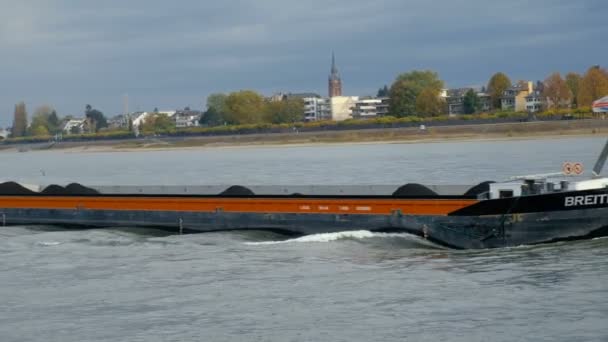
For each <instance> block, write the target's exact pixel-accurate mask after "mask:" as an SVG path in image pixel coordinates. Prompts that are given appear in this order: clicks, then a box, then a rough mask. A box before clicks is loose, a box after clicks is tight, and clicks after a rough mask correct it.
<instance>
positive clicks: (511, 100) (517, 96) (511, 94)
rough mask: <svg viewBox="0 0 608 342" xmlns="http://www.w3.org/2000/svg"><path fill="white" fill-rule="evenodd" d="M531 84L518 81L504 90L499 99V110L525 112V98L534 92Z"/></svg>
mask: <svg viewBox="0 0 608 342" xmlns="http://www.w3.org/2000/svg"><path fill="white" fill-rule="evenodd" d="M532 84H533V83H532V82H526V81H519V82H518V83H517V84H515V85H513V86H511V87H509V88H508V89H507V90H505V91H504V92H503V94H502V97H501V99H500V104H501V109H502V110H505V111H515V112H523V111H526V105H527V104H526V96H528V95H530V94H531V93H532V92H533V91H534V87H533V85H532Z"/></svg>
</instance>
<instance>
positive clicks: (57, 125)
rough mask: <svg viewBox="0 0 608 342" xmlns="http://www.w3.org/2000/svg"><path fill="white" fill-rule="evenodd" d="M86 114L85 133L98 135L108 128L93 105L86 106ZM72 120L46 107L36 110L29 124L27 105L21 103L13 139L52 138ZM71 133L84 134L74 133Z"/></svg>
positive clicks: (16, 112)
mask: <svg viewBox="0 0 608 342" xmlns="http://www.w3.org/2000/svg"><path fill="white" fill-rule="evenodd" d="M84 114H85V122H84V130H85V133H96V132H98V131H100V130H102V129H104V128H107V127H108V122H107V120H106V117H105V115H104V114H103V112H101V111H99V110H97V109H95V108H93V107H92V106H91V105H86V107H85V111H84ZM71 119H73V117H72V116H69V115H68V116H65V117H60V116H59V115H58V114H57V111H56V110H55V109H54V108H52V107H51V106H47V105H44V106H40V107H38V108H36V109H35V110H34V113H33V115H32V121H31V123H30V124H28V114H27V109H26V107H25V103H24V102H19V103H18V104H16V105H15V112H14V115H13V126H12V128H11V137H12V138H20V137H28V136H52V135H55V134H58V133H61V132H62V128H63V126H64V125H65V123H66V122H68V121H69V120H71ZM70 133H83V132H80V131H78V132H76V131H72V132H70Z"/></svg>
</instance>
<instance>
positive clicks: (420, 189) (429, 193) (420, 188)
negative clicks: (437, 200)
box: [393, 183, 439, 197]
mask: <svg viewBox="0 0 608 342" xmlns="http://www.w3.org/2000/svg"><path fill="white" fill-rule="evenodd" d="M433 196H439V194H437V193H436V192H435V191H433V190H431V189H429V188H427V187H426V186H424V185H422V184H418V183H407V184H405V185H402V186H400V187H399V188H398V189H397V190H395V192H393V197H433Z"/></svg>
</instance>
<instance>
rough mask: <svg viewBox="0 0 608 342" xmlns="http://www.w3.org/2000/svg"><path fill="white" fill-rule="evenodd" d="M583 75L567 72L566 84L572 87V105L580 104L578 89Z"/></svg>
mask: <svg viewBox="0 0 608 342" xmlns="http://www.w3.org/2000/svg"><path fill="white" fill-rule="evenodd" d="M581 78H582V77H581V75H579V74H577V73H575V72H569V73H568V74H566V84H567V85H568V88H569V89H570V93H571V94H572V105H573V106H575V107H577V106H578V90H579V88H580V85H581Z"/></svg>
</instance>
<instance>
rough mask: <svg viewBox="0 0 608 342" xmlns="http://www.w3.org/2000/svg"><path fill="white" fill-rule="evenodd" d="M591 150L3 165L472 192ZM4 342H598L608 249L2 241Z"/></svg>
mask: <svg viewBox="0 0 608 342" xmlns="http://www.w3.org/2000/svg"><path fill="white" fill-rule="evenodd" d="M603 143H604V139H603V138H568V139H545V140H529V141H486V142H449V143H434V144H370V145H332V146H312V147H280V148H276V147H256V148H221V149H198V150H182V151H151V152H116V153H96V152H65V151H48V152H27V153H10V152H2V153H0V166H1V169H0V170H1V173H0V178H4V179H14V180H19V181H23V182H29V183H46V184H48V183H55V182H59V183H68V182H72V181H78V182H83V183H85V184H138V185H142V184H256V185H257V184H259V185H267V184H404V183H407V182H418V183H427V184H430V183H438V184H473V183H477V182H480V181H483V180H487V179H495V180H500V179H505V178H507V177H509V176H512V175H517V174H530V173H539V172H553V171H559V169H560V168H561V164H562V162H563V161H566V160H568V161H580V162H583V163H585V165H586V166H587V168H589V167H591V166H592V164H593V162H594V159H595V158H596V156H597V154H598V153H599V151H600V149H601V147H602V145H603ZM0 260H1V261H0V298H1V304H0V341H372V340H374V341H606V340H608V328H607V327H606V323H607V322H608V262H607V260H608V239H606V238H600V239H595V240H588V241H577V242H565V243H556V244H547V245H541V246H521V247H517V248H508V249H496V250H482V251H454V250H448V249H443V248H440V247H437V246H434V245H432V244H429V243H427V242H425V241H423V240H420V239H418V238H416V237H412V236H409V235H406V234H380V233H370V232H366V231H355V232H343V233H333V234H318V235H312V236H305V237H300V238H291V239H289V238H287V237H284V236H279V235H275V234H272V233H267V232H232V233H213V234H196V235H183V236H179V235H171V234H168V233H166V232H162V231H159V230H144V229H133V228H129V227H124V228H122V229H116V230H105V229H104V230H66V229H61V228H57V227H5V228H0Z"/></svg>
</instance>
